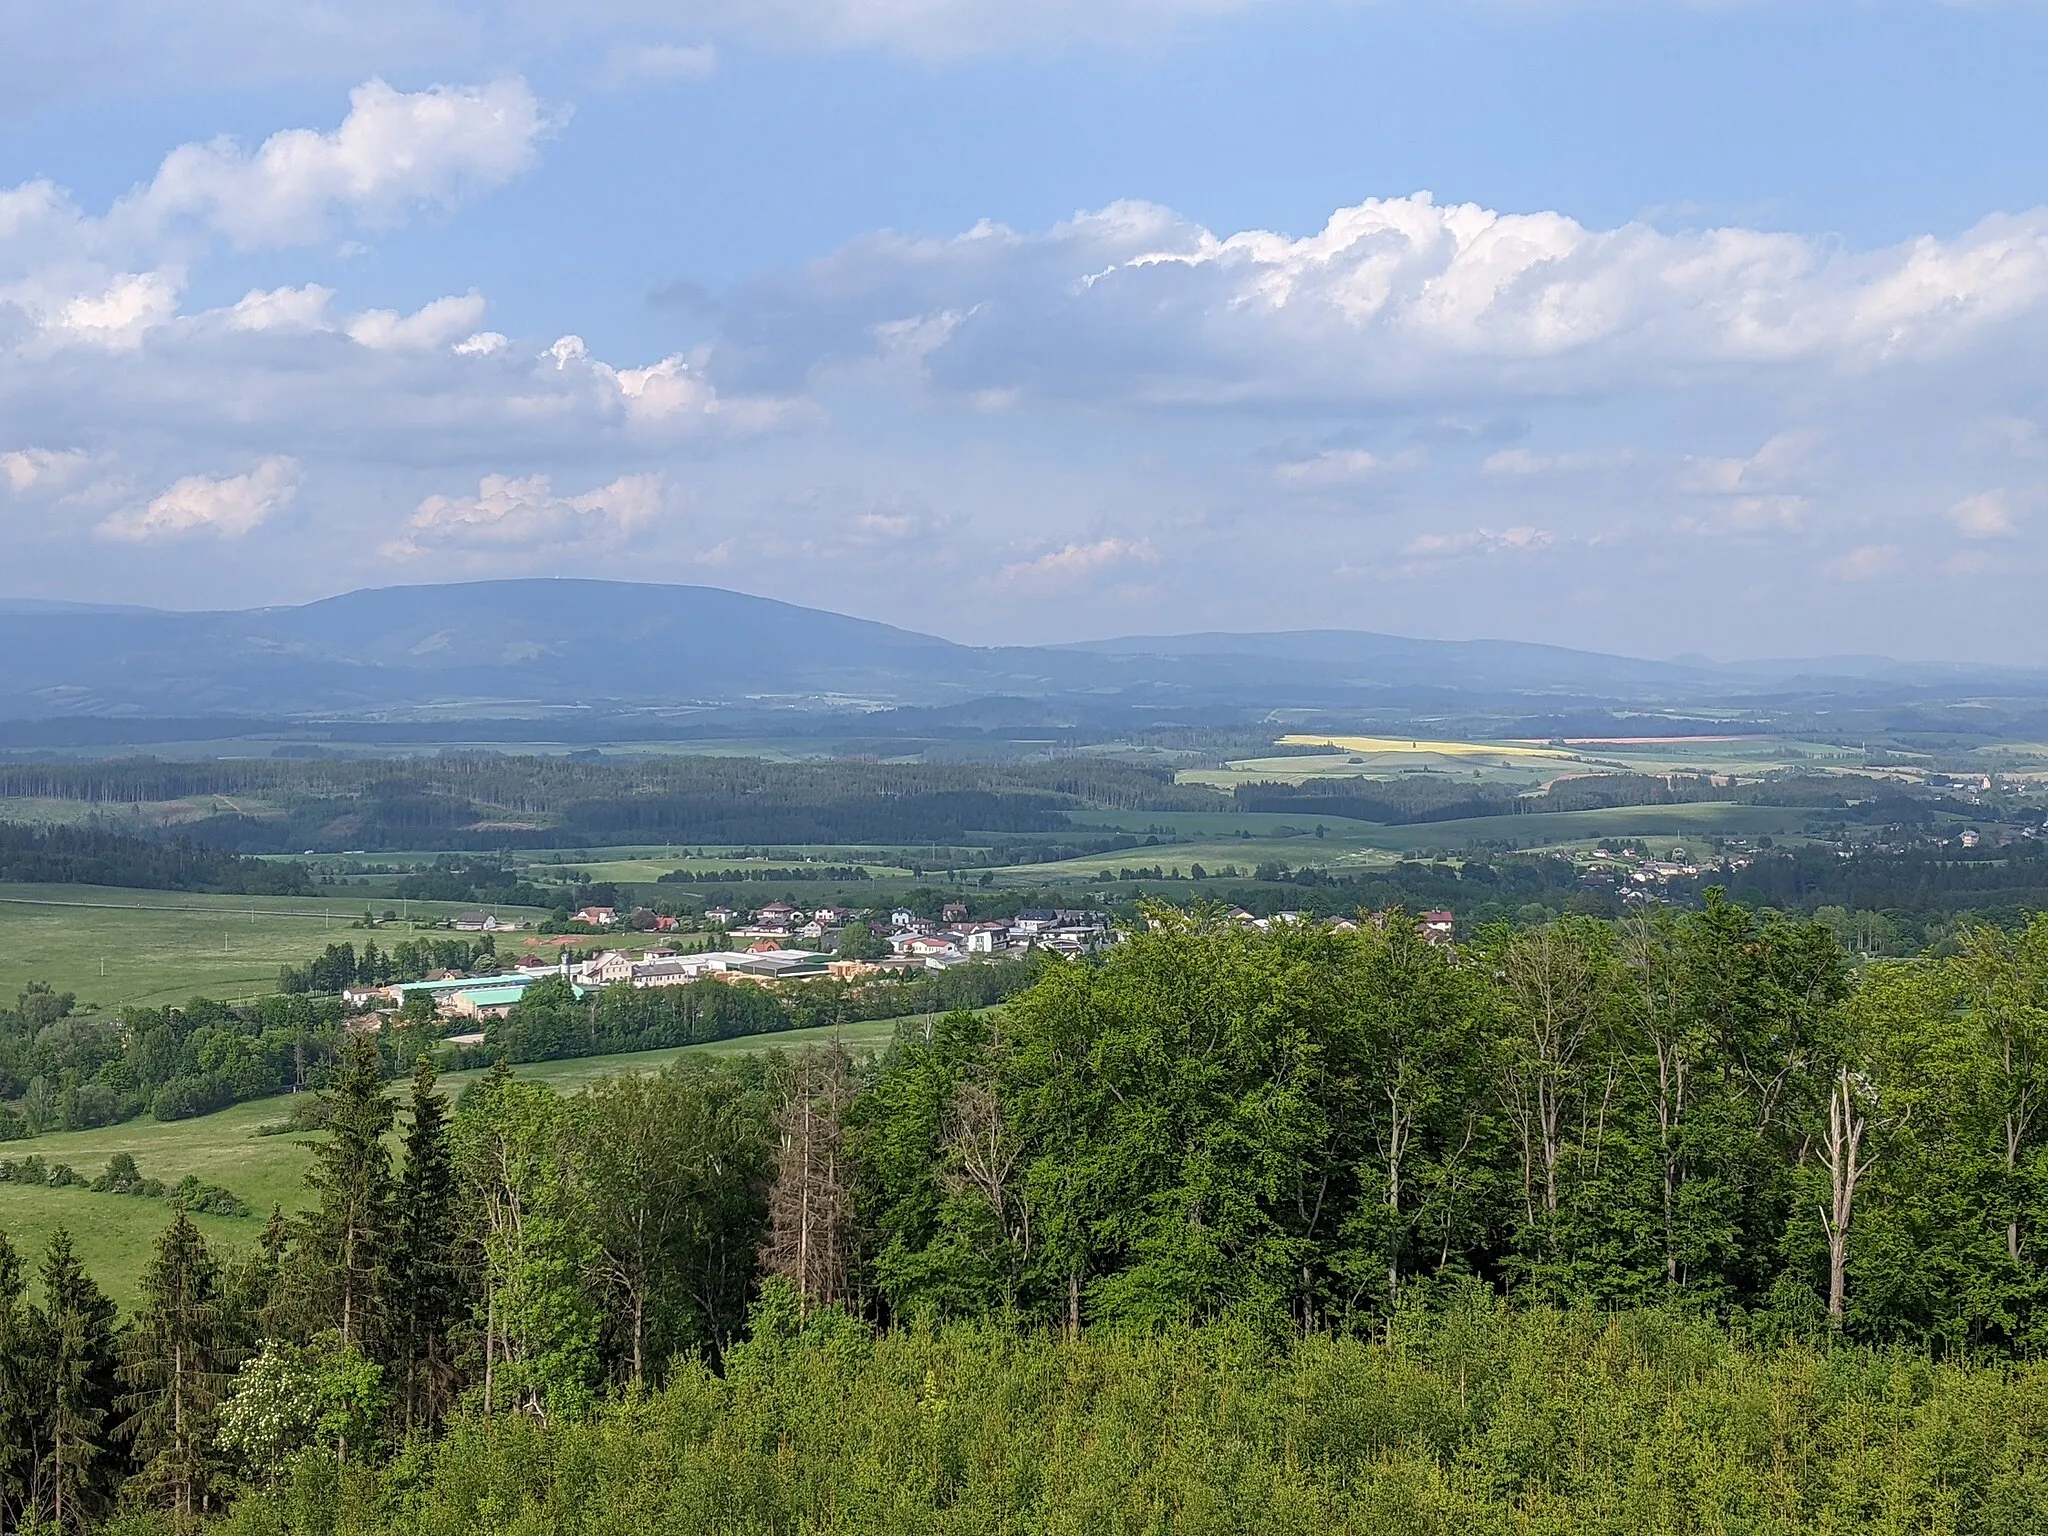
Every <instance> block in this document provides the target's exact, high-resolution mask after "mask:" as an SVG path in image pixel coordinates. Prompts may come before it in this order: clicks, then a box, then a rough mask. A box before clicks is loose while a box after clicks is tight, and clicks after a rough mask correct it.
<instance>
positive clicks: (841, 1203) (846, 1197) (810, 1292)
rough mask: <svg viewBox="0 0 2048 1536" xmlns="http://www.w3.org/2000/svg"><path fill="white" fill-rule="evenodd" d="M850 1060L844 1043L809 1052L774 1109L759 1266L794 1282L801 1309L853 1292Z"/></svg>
mask: <svg viewBox="0 0 2048 1536" xmlns="http://www.w3.org/2000/svg"><path fill="white" fill-rule="evenodd" d="M851 1067H852V1062H851V1060H850V1058H849V1057H848V1056H847V1054H846V1052H845V1051H844V1050H843V1049H841V1048H840V1047H838V1046H833V1047H830V1048H829V1049H815V1050H809V1051H806V1052H804V1053H803V1055H801V1056H799V1057H798V1058H797V1061H796V1070H795V1073H794V1075H793V1076H792V1078H791V1080H790V1085H789V1094H788V1097H786V1098H785V1099H784V1100H783V1104H782V1108H781V1109H780V1110H778V1111H777V1112H776V1115H775V1129H776V1132H777V1139H778V1145H777V1147H776V1154H775V1182H774V1185H773V1186H772V1187H771V1188H770V1190H769V1192H768V1241H767V1242H766V1243H764V1244H763V1245H762V1248H761V1268H762V1270H763V1272H764V1273H767V1274H770V1275H780V1276H782V1277H783V1278H784V1279H786V1280H788V1281H790V1282H791V1283H792V1284H794V1285H795V1286H796V1288H797V1294H798V1296H799V1297H800V1298H801V1300H800V1303H799V1306H800V1311H801V1314H802V1315H808V1314H809V1312H810V1309H811V1308H813V1307H829V1306H831V1305H832V1304H833V1303H834V1302H837V1301H842V1300H844V1299H845V1298H846V1296H847V1262H846V1259H847V1254H846V1250H847V1242H848V1236H849V1233H850V1231H851V1228H852V1216H853V1210H852V1205H853V1199H852V1190H851V1188H850V1186H849V1184H848V1182H847V1178H846V1159H845V1146H844V1139H845V1138H844V1130H843V1125H842V1121H843V1119H844V1116H845V1113H846V1106H847V1104H848V1102H849V1101H850V1099H851V1098H852V1091H851V1084H850V1082H849V1076H850V1072H851Z"/></svg>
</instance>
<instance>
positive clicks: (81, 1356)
mask: <svg viewBox="0 0 2048 1536" xmlns="http://www.w3.org/2000/svg"><path fill="white" fill-rule="evenodd" d="M42 1282H43V1305H42V1309H41V1310H40V1311H39V1312H35V1313H32V1314H31V1318H30V1324H29V1326H30V1332H31V1334H32V1335H33V1336H34V1337H33V1341H32V1345H31V1351H30V1358H31V1368H32V1369H33V1370H35V1371H36V1372H37V1377H38V1384H39V1385H40V1386H41V1389H42V1391H41V1397H42V1403H41V1408H42V1413H41V1415H40V1416H41V1418H42V1421H43V1422H42V1430H41V1434H40V1436H39V1439H40V1441H41V1444H42V1446H43V1454H42V1458H41V1462H40V1465H39V1466H38V1467H37V1468H36V1475H35V1491H34V1492H33V1493H32V1494H31V1500H32V1502H33V1503H34V1504H35V1506H36V1508H37V1509H38V1511H47V1514H48V1518H49V1519H50V1521H51V1523H52V1525H54V1527H55V1528H56V1529H57V1530H58V1531H74V1530H78V1531H82V1530H86V1529H88V1528H89V1527H90V1526H91V1524H92V1522H93V1521H94V1520H95V1519H96V1518H97V1516H98V1515H99V1514H100V1512H101V1511H102V1510H104V1509H105V1508H106V1507H107V1505H108V1504H109V1503H111V1502H112V1500H113V1496H114V1492H115V1489H116V1486H117V1484H118V1481H119V1474H120V1464H119V1458H118V1456H117V1454H116V1452H117V1449H118V1448H117V1445H116V1441H115V1436H116V1427H115V1419H114V1404H115V1397H116V1393H117V1390H118V1382H117V1381H116V1378H115V1371H116V1369H117V1368H118V1363H119V1362H118V1356H117V1354H116V1349H115V1342H114V1304H113V1302H111V1301H109V1300H108V1299H107V1297H106V1295H105V1294H104V1293H103V1292H102V1291H101V1290H100V1288H99V1287H98V1286H97V1285H95V1284H94V1283H93V1281H92V1277H91V1276H89V1275H87V1274H86V1272H85V1270H84V1268H83V1267H82V1266H81V1265H80V1264H79V1262H78V1256H77V1255H76V1254H75V1253H74V1252H73V1251H72V1247H71V1234H70V1233H68V1232H66V1231H65V1230H64V1229H63V1228H62V1227H59V1228H58V1229H57V1230H56V1232H54V1233H53V1234H51V1237H50V1246H49V1249H48V1251H47V1252H46V1253H45V1254H44V1256H43V1272H42Z"/></svg>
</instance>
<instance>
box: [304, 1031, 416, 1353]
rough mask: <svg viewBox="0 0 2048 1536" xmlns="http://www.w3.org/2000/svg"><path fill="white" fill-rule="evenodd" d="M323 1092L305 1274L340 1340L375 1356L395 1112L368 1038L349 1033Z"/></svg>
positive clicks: (311, 1182)
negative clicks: (323, 1133) (389, 1134)
mask: <svg viewBox="0 0 2048 1536" xmlns="http://www.w3.org/2000/svg"><path fill="white" fill-rule="evenodd" d="M325 1098H326V1101H327V1107H328V1111H329V1118H328V1123H327V1138H326V1140H325V1141H324V1142H322V1143H321V1144H320V1145H319V1146H318V1147H317V1148H316V1149H315V1151H314V1154H313V1167H312V1168H311V1169H310V1170H309V1171H308V1173H307V1175H306V1183H307V1186H308V1187H309V1188H310V1189H311V1190H312V1191H313V1193H314V1194H315V1195H317V1196H318V1197H319V1201H320V1204H319V1206H318V1208H317V1209H315V1210H314V1211H312V1212H310V1213H309V1214H308V1216H307V1218H306V1236H307V1239H308V1240H307V1242H306V1243H305V1244H304V1249H305V1252H304V1254H303V1261H304V1262H305V1263H306V1264H307V1265H308V1266H310V1272H309V1273H308V1274H307V1277H306V1278H307V1280H308V1282H309V1287H310V1289H311V1290H312V1291H313V1292H314V1294H315V1295H316V1296H317V1297H318V1298H319V1299H320V1302H321V1303H322V1304H323V1305H322V1311H323V1312H324V1314H325V1317H326V1320H327V1322H328V1324H329V1326H331V1327H333V1328H335V1329H336V1330H337V1331H338V1332H339V1333H340V1335H341V1342H342V1343H343V1344H345V1345H351V1346H353V1347H355V1348H357V1349H359V1350H362V1351H363V1352H364V1353H365V1354H371V1355H374V1354H376V1353H377V1352H378V1351H377V1345H378V1343H379V1342H380V1338H379V1334H380V1327H381V1324H382V1321H383V1319H382V1311H383V1304H384V1301H385V1295H384V1292H385V1288H386V1279H387V1265H388V1260H389V1257H390V1245H391V1238H392V1232H391V1203H392V1187H391V1153H390V1152H389V1151H388V1150H387V1149H386V1147H385V1145H384V1133H385V1132H386V1131H388V1130H390V1129H391V1122H392V1118H393V1115H394V1113H395V1111H394V1108H393V1105H392V1102H391V1097H390V1095H389V1094H387V1093H385V1091H384V1072H383V1063H382V1060H381V1058H380V1057H379V1055H378V1052H377V1040H376V1037H375V1036H373V1035H368V1034H355V1035H350V1036H349V1038H348V1042H347V1044H346V1045H345V1046H344V1047H343V1048H342V1053H341V1060H340V1061H339V1062H338V1063H337V1064H336V1066H335V1071H334V1076H333V1078H332V1079H331V1080H330V1081H329V1083H328V1086H327V1091H326V1094H325Z"/></svg>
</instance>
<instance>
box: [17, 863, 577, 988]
mask: <svg viewBox="0 0 2048 1536" xmlns="http://www.w3.org/2000/svg"><path fill="white" fill-rule="evenodd" d="M387 905H392V903H389V902H386V901H384V900H382V899H381V898H371V899H370V900H367V901H366V900H365V899H364V896H363V893H362V892H360V891H357V892H355V893H354V894H352V895H336V896H200V895H193V894H190V893H188V892H184V891H135V890H124V889H117V888H114V887H111V886H97V885H15V884H0V998H11V997H12V996H13V995H14V994H15V993H16V992H18V991H20V990H21V988H22V987H23V986H24V985H25V984H26V983H28V982H31V981H47V982H49V983H50V984H51V985H52V986H54V987H55V988H56V989H57V990H58V991H60V992H73V993H76V994H77V995H78V997H79V998H80V999H81V1001H91V1002H95V1003H99V1004H101V1005H103V1006H109V1007H111V1006H114V1005H118V1004H122V1003H145V1004H163V1003H181V1002H183V1001H184V1000H185V999H186V998H188V997H193V996H197V995H204V996H207V997H220V998H239V997H253V996H255V995H257V994H259V993H263V992H269V991H273V990H275V989H276V986H277V973H278V968H279V967H280V966H284V965H290V964H296V963H299V962H302V961H305V960H307V959H310V958H311V957H312V956H314V955H317V954H319V953H320V951H321V950H322V949H324V948H325V947H326V946H327V945H329V944H333V943H337V942H339V941H341V940H350V941H353V942H357V943H360V942H361V941H362V940H363V939H365V938H369V937H371V935H369V934H366V933H363V932H361V931H360V930H355V931H352V930H351V929H350V928H349V926H348V925H349V923H350V922H351V921H353V920H354V919H356V918H359V917H361V916H362V915H363V908H364V907H365V906H373V907H375V908H376V909H377V910H378V911H380V912H381V911H382V910H383V909H384V908H385V907H386V906H387ZM409 910H410V911H411V912H412V913H413V914H414V915H416V916H420V917H428V918H438V917H443V916H446V915H447V914H449V913H452V912H456V911H460V910H461V906H460V904H458V903H452V902H412V903H409ZM500 910H501V911H503V912H504V915H507V916H516V917H519V918H521V919H523V920H525V921H528V922H533V921H538V920H539V919H540V918H542V917H544V916H546V914H545V913H541V912H525V911H519V912H513V911H511V910H510V909H500ZM412 936H413V935H412V930H411V929H409V928H390V929H384V930H381V931H379V932H378V933H377V934H376V935H375V937H376V939H377V942H378V943H379V944H380V945H381V946H382V947H384V948H386V949H388V948H390V947H391V946H392V945H393V944H396V943H397V942H399V940H401V939H407V938H411V937H412Z"/></svg>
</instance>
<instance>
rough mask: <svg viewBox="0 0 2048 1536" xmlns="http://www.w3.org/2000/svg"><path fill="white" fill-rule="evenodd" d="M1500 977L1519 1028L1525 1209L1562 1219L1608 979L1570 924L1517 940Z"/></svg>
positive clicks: (1517, 1106)
mask: <svg viewBox="0 0 2048 1536" xmlns="http://www.w3.org/2000/svg"><path fill="white" fill-rule="evenodd" d="M1500 971H1501V979H1502V981H1503V982H1505V983H1506V991H1507V997H1508V1003H1509V1017H1510V1019H1511V1021H1512V1023H1513V1025H1514V1027H1515V1035H1514V1041H1513V1045H1514V1049H1513V1051H1512V1053H1511V1055H1510V1056H1509V1058H1508V1060H1507V1062H1506V1070H1505V1072H1504V1075H1503V1076H1504V1082H1503V1086H1504V1088H1505V1089H1506V1108H1507V1111H1508V1116H1509V1119H1510V1121H1511V1122H1512V1123H1513V1125H1514V1127H1515V1131H1516V1136H1517V1139H1518V1140H1519V1142H1520V1143H1521V1154H1522V1203H1523V1211H1524V1214H1525V1215H1526V1216H1527V1218H1528V1219H1529V1220H1530V1221H1531V1222H1532V1223H1533V1222H1535V1221H1536V1220H1537V1219H1538V1218H1539V1216H1555V1215H1556V1214H1557V1208H1558V1176H1559V1172H1560V1170H1561V1168H1562V1166H1563V1164H1564V1161H1565V1159H1566V1156H1567V1154H1568V1153H1569V1151H1570V1150H1571V1148H1569V1147H1568V1146H1567V1144H1566V1137H1567V1134H1568V1130H1567V1123H1568V1122H1567V1117H1568V1116H1570V1115H1571V1114H1572V1113H1573V1112H1574V1110H1577V1111H1579V1112H1580V1113H1581V1114H1583V1112H1584V1109H1585V1105H1584V1094H1585V1091H1586V1084H1585V1081H1584V1078H1585V1072H1586V1054H1587V1050H1588V1047H1589V1046H1590V1044H1591V1043H1592V1041H1593V1038H1594V1035H1595V1032H1596V1031H1597V1030H1598V1029H1599V1027H1600V1025H1601V1022H1602V1019H1603V1015H1604V1011H1605V1007H1606V998H1605V978H1604V977H1603V975H1602V973H1601V966H1600V961H1599V958H1598V957H1597V956H1596V955H1595V954H1594V953H1593V952H1592V951H1591V950H1590V949H1589V948H1588V946H1587V944H1586V943H1585V941H1584V939H1583V938H1581V937H1580V935H1579V934H1578V933H1577V932H1575V931H1574V930H1572V929H1569V928H1567V927H1565V926H1564V925H1562V924H1557V925H1553V926H1551V927H1549V928H1537V929H1532V930H1530V931H1528V932H1526V933H1518V934H1516V935H1515V936H1514V938H1513V939H1512V940H1510V941H1509V943H1508V945H1507V947H1506V948H1505V950H1504V951H1503V952H1502V954H1501V957H1500ZM1602 1107H1603V1108H1604V1098H1603V1099H1602Z"/></svg>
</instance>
